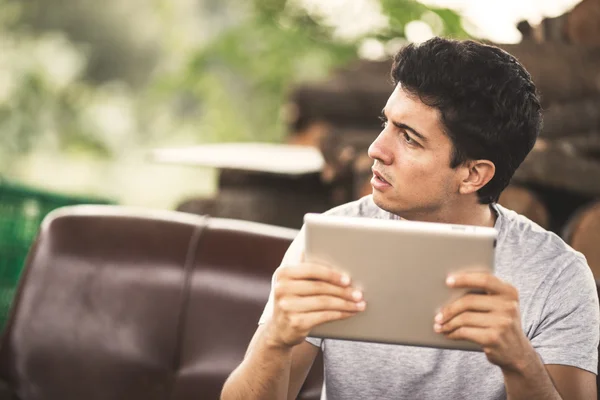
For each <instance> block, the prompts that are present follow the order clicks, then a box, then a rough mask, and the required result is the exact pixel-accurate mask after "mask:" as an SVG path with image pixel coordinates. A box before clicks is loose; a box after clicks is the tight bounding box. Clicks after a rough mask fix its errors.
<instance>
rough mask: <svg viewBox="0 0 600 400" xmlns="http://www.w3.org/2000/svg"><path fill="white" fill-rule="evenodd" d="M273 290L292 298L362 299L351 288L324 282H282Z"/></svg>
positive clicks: (358, 291)
mask: <svg viewBox="0 0 600 400" xmlns="http://www.w3.org/2000/svg"><path fill="white" fill-rule="evenodd" d="M274 290H275V293H276V294H285V295H293V296H316V295H330V296H336V297H340V298H342V299H345V300H348V301H360V300H362V298H363V293H362V291H360V290H358V289H356V288H353V287H352V286H348V287H345V288H344V287H341V286H337V285H332V284H331V283H328V282H324V281H308V280H305V281H301V280H282V281H279V282H277V283H276V284H275V289H274Z"/></svg>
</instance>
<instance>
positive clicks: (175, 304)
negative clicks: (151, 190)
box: [0, 206, 323, 400]
mask: <svg viewBox="0 0 600 400" xmlns="http://www.w3.org/2000/svg"><path fill="white" fill-rule="evenodd" d="M295 234H296V231H295V230H291V229H286V228H276V227H272V226H268V225H261V224H257V223H251V222H243V221H236V220H226V219H209V218H203V217H197V216H193V215H187V214H183V213H177V212H160V213H156V212H150V211H140V210H133V209H127V208H122V207H114V206H76V207H69V208H64V209H61V210H59V211H57V212H55V213H53V214H51V215H50V216H48V218H46V220H45V221H44V223H43V226H42V228H41V231H40V233H39V236H38V238H37V240H36V242H35V244H34V245H33V247H32V249H31V251H30V254H29V257H28V261H27V264H26V267H25V270H24V273H23V277H22V279H21V284H20V288H19V290H18V293H17V296H16V298H15V303H14V306H13V309H12V312H11V316H10V319H9V322H8V324H7V327H6V330H5V334H4V336H3V338H2V347H1V348H0V378H1V379H2V380H4V382H5V384H6V387H7V389H8V390H9V391H10V392H11V393H12V396H14V397H13V398H15V399H20V400H83V399H85V400H121V399H122V400H137V399H139V400H167V399H169V400H192V399H217V398H218V397H219V393H220V390H221V387H222V385H223V383H224V381H225V379H226V378H227V376H228V375H229V373H230V372H231V371H232V370H233V369H234V368H235V367H236V366H237V365H238V364H239V363H240V362H241V360H242V358H243V355H244V352H245V349H246V346H247V344H248V342H249V341H250V338H251V337H252V334H253V332H254V331H255V329H256V326H257V325H256V324H257V321H258V318H259V316H260V313H261V312H262V309H263V306H264V304H265V302H266V300H267V297H268V293H269V288H270V279H271V275H272V273H273V271H274V270H275V268H276V267H277V266H278V265H279V262H280V260H281V258H282V256H283V254H284V252H285V250H286V249H287V247H288V245H289V243H290V241H291V240H292V239H293V237H294V236H295ZM322 368H323V367H322V362H321V361H320V360H318V361H317V363H316V364H315V365H314V366H313V369H312V371H311V374H310V376H309V379H308V380H307V382H306V383H305V385H304V387H303V388H302V392H301V394H300V396H299V398H301V399H318V398H319V396H320V391H321V386H322Z"/></svg>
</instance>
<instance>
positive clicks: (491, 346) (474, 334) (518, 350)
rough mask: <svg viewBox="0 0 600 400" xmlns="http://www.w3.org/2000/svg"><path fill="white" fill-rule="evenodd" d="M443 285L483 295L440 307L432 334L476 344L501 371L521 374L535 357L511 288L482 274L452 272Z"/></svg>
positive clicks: (469, 296)
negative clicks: (435, 333)
mask: <svg viewBox="0 0 600 400" xmlns="http://www.w3.org/2000/svg"><path fill="white" fill-rule="evenodd" d="M446 284H447V285H448V286H449V287H451V288H464V289H472V290H477V291H482V292H484V293H485V294H475V293H468V294H466V295H464V296H462V297H461V298H459V299H457V300H455V301H453V302H452V303H450V304H448V305H446V306H445V307H444V308H442V309H441V310H440V312H439V313H438V314H437V315H436V317H435V322H434V330H435V331H436V332H438V333H442V334H444V335H445V336H446V337H447V338H449V339H456V340H459V339H463V340H469V341H472V342H475V343H477V344H479V345H480V346H481V347H482V348H483V351H484V352H485V354H486V356H487V358H488V360H489V361H490V362H491V363H492V364H496V365H498V366H499V367H501V368H502V369H504V370H510V371H514V372H519V371H523V370H524V369H525V368H526V367H527V365H528V364H529V363H530V362H531V361H532V357H537V354H536V353H535V350H534V349H533V346H532V345H531V343H530V342H529V340H528V339H527V337H526V336H525V334H524V333H523V329H522V327H521V315H520V311H519V293H518V291H517V289H516V288H515V287H514V286H512V285H510V284H508V283H506V282H504V281H502V280H501V279H499V278H497V277H496V276H494V275H492V274H490V273H486V272H465V273H455V274H452V275H450V276H449V277H448V279H447V280H446Z"/></svg>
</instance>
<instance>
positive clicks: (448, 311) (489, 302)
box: [435, 294, 501, 324]
mask: <svg viewBox="0 0 600 400" xmlns="http://www.w3.org/2000/svg"><path fill="white" fill-rule="evenodd" d="M499 300H500V298H499V297H498V296H489V295H485V294H467V295H464V296H462V297H460V298H458V299H456V300H454V301H453V302H452V303H450V304H448V305H446V306H444V307H443V308H442V309H441V310H440V311H439V313H438V314H437V315H436V316H435V322H437V323H438V324H443V323H445V322H446V321H449V320H450V319H452V318H454V317H456V316H457V315H459V314H461V313H464V312H466V311H478V312H486V311H496V310H499V309H500V308H501V305H500V304H499Z"/></svg>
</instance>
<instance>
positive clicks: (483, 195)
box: [392, 38, 542, 204]
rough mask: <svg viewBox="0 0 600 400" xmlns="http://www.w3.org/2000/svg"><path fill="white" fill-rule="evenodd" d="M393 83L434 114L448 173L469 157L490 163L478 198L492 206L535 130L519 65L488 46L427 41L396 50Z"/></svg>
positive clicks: (530, 90) (530, 87)
mask: <svg viewBox="0 0 600 400" xmlns="http://www.w3.org/2000/svg"><path fill="white" fill-rule="evenodd" d="M392 79H393V81H394V84H400V85H401V86H402V88H403V89H404V90H406V91H407V92H408V93H410V94H412V95H416V96H418V97H419V99H420V100H421V101H422V102H423V103H425V104H426V105H428V106H430V107H435V108H437V109H438V110H439V111H440V114H441V120H442V121H441V122H442V125H443V127H444V130H445V133H446V134H447V135H448V136H449V137H450V140H451V141H452V144H453V154H452V157H451V162H450V164H451V165H450V167H451V168H456V167H457V166H459V165H462V164H463V163H464V162H466V161H468V160H478V159H485V160H490V161H491V162H493V163H494V165H495V166H496V173H495V175H494V177H493V178H492V180H491V181H490V182H488V183H487V185H485V186H484V187H482V188H481V189H480V190H479V191H478V192H477V195H478V197H479V202H480V203H482V204H488V203H492V202H496V201H498V197H499V196H500V193H501V192H502V190H504V188H505V187H506V186H507V185H508V183H509V182H510V179H511V178H512V176H513V174H514V172H515V170H516V169H517V168H518V167H519V165H520V164H521V162H523V160H524V159H525V157H526V156H527V154H528V153H529V151H531V149H532V148H533V145H534V143H535V141H536V139H537V136H538V134H539V132H540V130H541V126H542V116H541V105H540V100H539V97H538V94H537V91H536V88H535V85H534V83H533V81H532V80H531V76H530V75H529V73H528V72H527V71H526V70H525V68H523V66H522V65H521V64H519V62H518V61H517V60H516V59H515V58H514V57H513V56H511V55H510V54H508V53H507V52H505V51H503V50H501V49H499V48H497V47H494V46H488V45H484V44H481V43H477V42H474V41H471V40H466V41H457V40H449V39H443V38H433V39H430V40H428V41H426V42H424V43H422V44H420V45H415V44H411V45H408V46H406V47H404V48H402V49H401V50H400V51H399V52H398V54H396V56H395V57H394V64H393V67H392Z"/></svg>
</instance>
